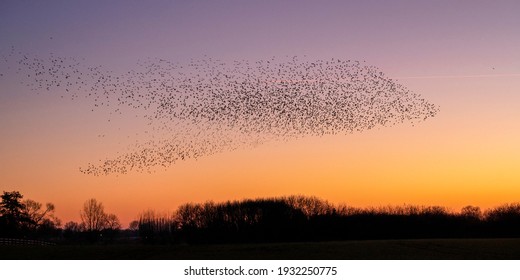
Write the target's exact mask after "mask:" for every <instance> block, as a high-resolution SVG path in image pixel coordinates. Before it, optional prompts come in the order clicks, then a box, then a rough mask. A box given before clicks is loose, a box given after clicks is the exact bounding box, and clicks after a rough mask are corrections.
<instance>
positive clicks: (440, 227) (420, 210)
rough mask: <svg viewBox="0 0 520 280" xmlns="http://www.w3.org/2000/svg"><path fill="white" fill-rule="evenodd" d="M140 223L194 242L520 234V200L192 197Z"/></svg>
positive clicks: (146, 234) (166, 238) (144, 232)
mask: <svg viewBox="0 0 520 280" xmlns="http://www.w3.org/2000/svg"><path fill="white" fill-rule="evenodd" d="M138 229H139V235H140V237H141V239H142V240H143V241H145V242H174V243H194V244H196V243H236V242H290V241H327V240H359V239H404V238H406V239H409V238H487V237H520V204H518V203H513V204H505V205H502V206H499V207H496V208H493V209H489V210H486V211H481V209H480V208H479V207H476V206H466V207H464V208H462V209H461V210H460V211H459V212H453V211H450V210H449V209H448V208H446V207H442V206H416V205H404V206H386V207H369V208H355V207H349V206H346V205H338V206H336V205H333V204H331V203H329V202H328V201H326V200H322V199H319V198H317V197H306V196H289V197H278V198H268V199H264V198H260V199H246V200H242V201H227V202H224V203H214V202H206V203H188V204H184V205H181V206H180V207H179V208H178V209H177V211H175V212H174V213H172V214H158V213H156V212H154V211H147V212H144V213H142V214H141V216H140V218H139V221H138Z"/></svg>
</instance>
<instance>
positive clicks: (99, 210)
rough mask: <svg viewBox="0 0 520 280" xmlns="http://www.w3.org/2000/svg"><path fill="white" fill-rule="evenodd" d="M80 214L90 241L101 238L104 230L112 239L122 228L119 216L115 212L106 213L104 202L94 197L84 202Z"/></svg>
mask: <svg viewBox="0 0 520 280" xmlns="http://www.w3.org/2000/svg"><path fill="white" fill-rule="evenodd" d="M80 216H81V222H82V223H81V224H82V227H83V228H84V230H85V231H86V232H87V233H88V235H87V237H88V239H89V240H90V241H97V240H99V238H100V237H102V236H103V233H102V232H104V233H105V235H108V237H109V239H110V240H112V239H113V238H114V236H115V235H116V234H117V233H118V231H119V230H120V229H121V223H120V222H119V218H118V217H117V216H116V215H114V214H107V213H105V207H104V206H103V204H102V203H101V202H98V201H97V200H96V199H94V198H91V199H89V200H87V201H86V202H85V203H84V204H83V209H82V210H81V212H80Z"/></svg>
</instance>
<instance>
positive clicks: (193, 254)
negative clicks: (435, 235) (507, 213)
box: [0, 239, 520, 260]
mask: <svg viewBox="0 0 520 280" xmlns="http://www.w3.org/2000/svg"><path fill="white" fill-rule="evenodd" d="M0 259H4V260H6V259H10V260H23V259H33V260H34V259H37V260H38V259H58V260H84V259H87V260H88V259H94V260H96V259H117V260H130V259H138V260H149V259H152V260H153V259H187V260H189V259H210V260H216V259H232V260H247V259H282V260H283V259H339V260H353V259H360V260H367V259H368V260H370V259H405V260H414V259H450V260H451V259H499V260H502V259H520V239H423V240H368V241H341V242H306V243H269V244H227V245H162V246H160V245H140V244H132V245H129V244H125V245H123V244H119V245H57V246H0Z"/></svg>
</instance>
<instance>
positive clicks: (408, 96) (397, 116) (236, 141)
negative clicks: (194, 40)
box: [9, 48, 439, 175]
mask: <svg viewBox="0 0 520 280" xmlns="http://www.w3.org/2000/svg"><path fill="white" fill-rule="evenodd" d="M9 56H13V57H15V56H16V57H17V62H18V71H19V72H20V73H22V75H23V77H24V82H25V84H26V85H27V86H29V87H30V88H32V89H33V90H35V91H36V92H41V91H42V90H46V91H49V92H56V93H58V94H60V95H62V97H68V98H71V99H76V98H79V97H86V98H89V99H90V100H91V101H92V104H93V108H92V110H95V109H96V108H97V107H105V108H108V109H109V110H111V112H113V113H119V114H123V112H128V109H130V111H131V112H133V111H135V112H139V113H140V116H142V117H143V118H145V119H146V121H147V123H148V125H149V126H151V127H153V129H149V130H150V131H154V132H153V134H154V137H153V139H152V140H150V139H149V140H148V141H145V142H141V143H137V144H135V145H134V146H132V147H130V148H129V149H130V150H129V151H128V152H124V153H121V154H118V155H117V156H115V157H113V158H110V159H104V160H100V161H99V162H98V163H91V164H88V165H87V166H86V167H83V168H80V170H81V172H83V173H86V174H93V175H103V174H111V173H126V172H129V171H130V170H141V171H142V170H152V169H153V168H154V167H157V166H163V167H168V166H170V165H171V164H173V163H175V162H177V161H180V160H186V159H190V158H198V157H203V156H208V155H211V154H214V153H218V152H222V151H229V150H234V149H237V148H242V147H254V146H256V145H259V144H262V143H265V142H267V141H286V140H293V139H298V138H302V137H306V136H322V135H331V134H340V133H341V134H345V133H352V132H359V131H364V130H368V129H372V128H374V127H377V126H391V125H395V124H397V123H402V122H406V121H408V122H411V123H415V122H418V121H423V120H425V119H427V118H430V117H434V116H435V115H436V114H437V113H438V110H439V109H438V107H437V106H436V105H434V104H432V103H430V102H428V101H427V100H425V99H424V98H422V97H421V96H420V95H419V94H416V93H414V92H412V91H410V90H408V89H406V88H405V87H403V86H402V85H400V84H398V83H397V82H396V81H395V80H393V79H390V78H388V77H386V76H385V74H384V73H383V72H381V71H380V70H379V69H378V68H377V67H374V66H370V65H366V64H365V63H364V62H360V61H354V60H341V59H329V60H313V61H311V60H309V59H307V58H305V57H303V58H300V57H283V58H276V57H272V58H269V59H266V60H259V61H249V60H235V61H220V60H215V59H212V58H209V57H204V58H202V59H193V60H189V61H186V62H172V61H168V60H164V59H158V58H148V59H145V60H142V61H139V62H138V63H137V64H136V66H135V68H134V69H130V70H128V71H123V72H116V71H110V70H107V69H106V68H105V67H103V66H89V65H87V64H86V63H85V61H84V60H83V59H77V58H74V57H60V56H55V55H52V54H51V55H49V56H48V57H45V58H42V57H37V56H35V55H28V54H23V53H20V52H18V53H17V52H16V50H14V48H13V50H12V51H11V54H9Z"/></svg>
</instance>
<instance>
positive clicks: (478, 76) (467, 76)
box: [392, 74, 520, 79]
mask: <svg viewBox="0 0 520 280" xmlns="http://www.w3.org/2000/svg"><path fill="white" fill-rule="evenodd" d="M517 76H520V74H482V75H431V76H405V77H392V79H444V78H446V79H454V78H494V77H517Z"/></svg>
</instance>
